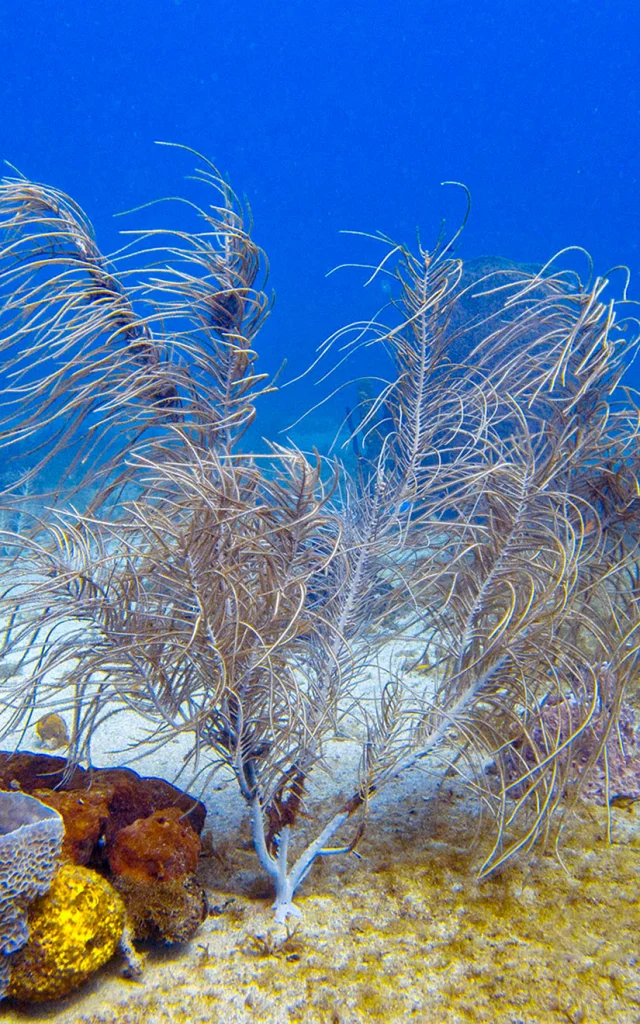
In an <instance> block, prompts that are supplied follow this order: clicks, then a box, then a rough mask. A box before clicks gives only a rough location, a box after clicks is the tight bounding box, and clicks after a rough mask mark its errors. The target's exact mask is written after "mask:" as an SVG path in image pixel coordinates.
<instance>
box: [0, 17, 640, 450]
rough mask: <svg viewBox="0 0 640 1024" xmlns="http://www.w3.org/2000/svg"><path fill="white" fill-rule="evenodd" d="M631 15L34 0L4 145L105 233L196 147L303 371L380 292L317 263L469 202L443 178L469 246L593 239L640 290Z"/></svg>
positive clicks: (603, 258) (536, 255)
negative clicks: (251, 248)
mask: <svg viewBox="0 0 640 1024" xmlns="http://www.w3.org/2000/svg"><path fill="white" fill-rule="evenodd" d="M639 29H640V5H639V4H638V3H637V0H616V2H615V3H612V2H607V3H603V2H601V0H599V2H598V0H581V2H577V0H565V2H558V0H537V2H535V3H534V2H530V0H502V2H500V0H475V2H470V0H444V2H442V0H441V2H437V3H436V2H431V0H393V2H391V0H387V2H382V0H371V2H369V3H364V2H360V3H357V2H353V0H342V2H340V3H338V2H336V0H327V2H326V3H316V2H314V0H283V2H281V3H272V2H269V0H262V2H257V0H247V2H245V3H240V2H238V0H107V2H104V3H97V2H95V0H59V2H52V0H23V3H21V4H20V5H19V6H16V5H8V4H7V6H6V10H5V11H4V14H3V18H2V19H1V20H0V66H1V68H2V73H1V75H0V153H1V155H2V156H4V157H5V158H6V159H8V160H10V161H11V162H12V163H14V164H15V165H16V166H17V167H18V168H19V169H20V170H21V171H22V172H23V173H25V174H26V175H28V176H30V177H33V178H35V179H37V180H42V181H47V182H49V183H51V184H54V185H56V186H57V187H59V188H61V189H63V190H65V191H67V192H69V193H70V194H71V195H73V196H74V198H75V199H76V200H77V201H78V202H79V203H80V204H81V205H82V206H83V207H84V209H85V210H86V211H87V213H88V214H89V216H90V217H91V219H92V221H93V223H94V225H95V228H96V232H97V236H98V240H99V243H100V245H101V247H102V248H103V250H106V251H109V250H113V249H115V248H116V247H117V246H118V245H119V236H118V230H119V228H121V227H122V221H119V220H114V219H113V217H112V214H113V213H115V212H117V211H121V210H124V209H127V208H131V207H133V206H136V205H137V204H140V203H142V202H144V201H146V200H148V199H151V198H156V197H159V196H163V195H167V194H174V193H176V192H177V191H179V190H180V189H181V188H182V185H181V179H182V176H183V174H185V173H187V172H188V171H189V170H190V167H191V164H192V161H191V159H190V158H189V157H188V156H185V155H184V154H181V153H178V152H175V151H170V150H166V149H163V148H160V147H155V146H154V145H153V141H154V140H155V139H162V140H170V141H175V142H181V143H185V144H187V145H190V146H192V147H194V148H195V149H197V150H199V151H201V152H203V153H205V154H206V155H207V156H209V157H210V158H211V159H213V160H214V161H215V162H216V163H217V164H218V166H219V167H220V169H221V170H222V171H223V172H225V173H228V174H229V176H230V179H231V181H232V183H233V185H234V186H235V188H236V189H237V190H238V191H239V192H244V193H246V195H247V197H248V199H249V202H250V204H251V207H252V209H253V214H254V219H255V237H256V239H257V241H258V242H259V243H260V244H261V245H262V246H263V247H264V248H265V249H266V251H267V253H268V255H269V259H270V263H271V278H270V282H271V285H272V286H273V287H274V288H275V290H276V293H277V301H276V306H275V310H274V313H273V315H272V317H271V319H270V321H269V323H268V325H267V327H266V328H265V330H264V333H263V336H262V342H261V366H262V367H264V368H265V369H269V370H273V369H275V368H276V367H277V366H278V365H279V363H280V362H281V360H282V358H283V356H285V355H286V356H287V357H288V360H289V371H290V372H296V371H297V370H299V369H301V368H302V367H303V366H304V365H306V364H307V363H308V362H309V360H310V359H311V357H312V355H313V351H314V349H315V347H316V345H317V344H318V343H319V342H321V341H322V340H323V339H324V338H325V337H326V336H327V335H328V334H330V333H331V332H332V331H334V330H335V329H336V328H337V327H338V326H340V324H342V323H345V322H348V321H350V320H353V319H355V318H358V317H360V316H362V315H366V314H367V313H371V312H373V311H374V310H375V309H376V308H377V306H378V305H379V304H380V302H381V300H382V295H381V294H380V293H378V294H376V292H375V287H378V286H377V285H376V286H374V288H373V290H372V293H371V294H367V293H365V292H363V291H362V288H361V285H362V281H363V278H362V275H358V274H357V273H356V272H353V271H352V272H343V273H341V274H338V275H334V276H332V277H329V278H328V279H327V278H326V277H325V275H326V273H327V271H329V270H330V269H331V268H332V267H333V266H334V265H335V264H336V263H341V262H344V261H346V260H349V259H352V258H355V259H359V258H362V257H363V255H364V253H363V249H362V245H361V244H360V243H358V242H357V241H354V240H353V239H352V238H350V237H349V236H345V235H340V234H339V231H340V229H344V228H346V229H356V230H363V231H377V230H380V231H383V232H386V233H387V234H389V235H391V236H393V237H394V238H397V239H399V240H406V241H409V242H412V241H413V240H414V238H415V230H416V228H417V227H418V226H419V227H420V230H421V237H422V239H423V241H424V242H425V244H427V243H428V242H430V240H431V239H433V238H435V236H436V234H437V231H438V227H439V224H440V221H441V218H442V217H445V218H446V219H447V223H448V224H450V225H451V226H454V225H455V224H457V222H458V221H459V219H460V217H461V215H462V212H463V208H464V203H463V197H462V195H461V193H460V192H458V191H456V190H453V189H448V190H447V189H443V188H442V187H441V186H440V182H441V181H443V180H446V179H455V180H458V181H463V182H465V183H466V184H467V185H468V187H469V188H470V190H471V193H472V197H473V211H472V215H471V219H470V221H469V224H468V226H467V228H466V230H465V235H464V241H463V244H462V246H461V250H460V251H461V254H462V255H463V256H467V257H473V256H477V255H480V254H497V255H501V256H505V257H508V258H510V259H514V260H523V261H540V262H542V261H544V260H546V259H547V258H548V257H549V256H550V255H551V254H552V253H554V252H555V251H556V250H558V249H560V248H562V247H563V246H567V245H581V246H584V247H585V248H587V249H588V250H589V251H590V252H591V253H592V255H593V258H594V261H595V265H596V269H597V271H598V272H604V271H606V270H607V268H608V267H610V266H612V265H615V264H619V263H626V264H628V265H629V266H630V268H631V270H632V272H633V274H634V278H633V281H632V286H631V291H630V294H631V295H632V296H633V295H635V296H639V297H640V286H639V283H638V282H639V281H640V254H639V249H638V236H639V231H638V229H639V226H640V225H639V222H640V217H639V214H640V193H639V190H638V159H639V155H640V146H639V135H640V131H639V102H638V70H639V63H640V62H639V61H638V41H639V39H640V33H639ZM376 254H377V250H376ZM372 258H373V257H372ZM638 379H639V380H640V377H639V378H638ZM304 387H306V385H305V386H304ZM294 390H295V389H291V390H290V391H288V392H285V393H284V396H283V399H282V402H284V401H285V399H286V401H290V402H291V404H292V405H293V406H296V407H298V404H299V403H300V401H301V399H300V395H298V396H297V397H296V398H293V397H292V398H291V399H289V398H288V397H287V396H289V395H291V396H293V394H294ZM309 397H312V396H309V395H307V394H306V393H305V395H304V398H305V400H306V399H307V398H309ZM281 414H282V406H281V404H280V405H279V406H278V409H277V413H276V411H275V410H273V409H272V412H271V413H269V411H268V410H267V427H266V428H265V429H266V430H267V431H268V429H269V424H268V421H269V416H272V417H273V423H274V425H275V424H276V422H279V421H280V417H281Z"/></svg>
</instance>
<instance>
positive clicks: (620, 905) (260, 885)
mask: <svg viewBox="0 0 640 1024" xmlns="http://www.w3.org/2000/svg"><path fill="white" fill-rule="evenodd" d="M612 814H613V821H612V833H611V839H612V841H611V843H609V842H607V815H606V811H605V809H603V808H598V807H593V806H587V805H582V806H581V807H580V808H579V809H578V811H577V813H576V815H575V816H574V818H573V820H572V822H571V824H570V825H569V826H568V828H567V829H566V831H565V833H564V838H563V842H562V844H561V847H560V857H561V859H559V858H558V856H557V855H556V854H554V853H553V851H549V852H548V853H547V854H543V853H540V852H539V853H537V854H536V855H535V856H534V857H529V858H528V859H526V860H525V859H521V860H520V861H516V862H513V863H510V864H508V865H506V866H505V867H503V868H502V869H501V870H500V871H498V872H497V873H495V874H494V875H493V876H491V877H490V878H489V879H487V880H485V881H483V882H481V883H478V882H477V881H476V879H475V877H474V874H473V866H474V864H475V865H477V863H478V850H477V849H476V850H475V851H474V853H472V854H470V853H469V852H468V851H466V850H464V849H463V844H465V843H466V842H468V840H469V839H470V837H471V834H472V832H473V827H472V825H473V822H472V820H471V816H470V809H469V806H468V804H467V800H466V797H465V796H464V794H463V793H462V792H461V791H459V790H457V789H456V788H455V787H452V786H449V784H447V786H446V787H443V789H442V791H441V794H440V798H439V799H438V801H437V802H436V803H435V805H434V804H433V803H432V802H431V801H430V802H429V803H427V802H425V800H424V799H423V798H422V795H421V793H420V790H419V789H418V788H415V789H413V788H409V787H407V786H406V785H405V786H404V787H403V790H402V793H396V794H395V795H394V794H393V793H389V794H387V796H386V798H385V802H384V806H383V805H382V804H381V805H380V806H379V807H378V808H376V809H375V810H374V809H372V813H371V820H370V822H369V828H368V832H367V836H366V837H365V839H363V841H362V842H361V844H360V847H359V852H360V859H358V858H356V857H355V856H353V855H352V856H349V857H347V858H328V859H326V860H324V861H322V862H321V863H320V864H319V865H318V866H317V867H316V868H315V869H314V871H313V872H312V874H311V876H310V877H309V879H308V880H307V882H306V883H305V885H304V886H303V889H302V890H301V892H300V894H299V898H298V903H299V906H300V908H301V909H302V911H303V915H304V916H303V919H302V922H301V924H300V925H299V927H298V928H297V930H296V931H295V932H294V933H293V934H292V933H291V932H289V934H287V932H286V931H285V929H284V928H283V927H281V926H275V925H274V923H273V916H272V912H271V910H270V899H269V895H268V883H267V882H266V881H265V880H264V879H263V877H262V876H261V875H260V873H259V871H258V870H257V867H256V862H255V858H254V855H253V852H252V850H251V846H250V841H249V832H248V826H247V824H246V822H243V823H240V824H239V825H238V826H237V827H235V828H233V829H232V831H231V833H229V832H227V834H226V835H222V833H220V835H219V836H216V833H217V832H218V829H217V827H215V826H214V829H213V833H214V834H213V837H212V838H213V852H210V853H209V855H208V856H207V857H205V858H203V860H202V863H201V870H200V873H201V879H202V882H203V884H204V885H205V887H206V888H207V891H208V896H209V901H210V905H211V913H210V916H209V917H208V919H207V920H206V921H205V923H204V924H203V926H202V928H201V929H200V931H199V933H198V934H197V936H196V937H195V938H194V939H193V940H192V941H191V942H189V943H188V944H186V945H184V946H182V947H179V948H166V949H158V948H149V947H147V948H146V950H145V954H146V956H145V971H144V976H143V978H142V980H141V981H140V982H132V981H128V980H126V979H125V978H123V977H122V976H121V973H120V972H121V970H122V962H121V961H119V960H118V959H117V958H116V959H114V960H113V961H112V963H111V964H110V965H108V966H107V968H105V969H104V970H103V971H102V972H100V973H99V974H97V975H95V976H94V978H93V979H92V980H91V981H90V982H88V983H87V984H86V985H85V986H83V988H82V989H81V990H79V991H78V992H77V993H76V994H75V995H74V996H72V997H70V998H68V999H65V1000H60V1001H58V1002H56V1003H55V1004H53V1003H51V1004H42V1005H40V1006H35V1007H22V1006H18V1005H16V1004H12V1003H11V1002H5V1003H3V1004H2V1007H1V1008H0V1020H2V1021H3V1022H6V1024H26V1022H29V1021H47V1022H50V1024H80V1022H82V1024H116V1022H118V1024H156V1022H157V1024H165V1022H173V1021H176V1022H198V1021H202V1022H204V1021H207V1022H216V1021H220V1022H225V1024H236V1022H238V1024H240V1022H243V1024H244V1022H253V1021H265V1022H273V1024H279V1022H289V1021H291V1022H305V1024H306V1022H309V1024H324V1022H327V1024H352V1022H353V1024H355V1022H360V1021H381V1020H384V1021H387V1022H388V1024H393V1022H396V1021H405V1020H407V1021H413V1020H415V1021H428V1022H431V1021H433V1022H438V1024H440V1022H442V1024H463V1022H465V1024H466V1022H469V1021H478V1022H486V1024H493V1022H495V1024H498V1022H499V1024H503V1022H504V1024H546V1022H567V1021H568V1022H571V1024H587V1022H588V1024H596V1022H597V1024H601V1022H605V1021H606V1022H608V1021H616V1022H617V1024H632V1022H633V1024H637V1022H639V1021H640V971H639V967H638V956H639V955H640V950H639V946H638V936H640V903H639V901H638V867H639V858H640V809H638V808H637V807H636V806H634V807H632V808H631V809H629V810H622V809H620V810H618V809H616V810H614V811H613V812H612Z"/></svg>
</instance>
